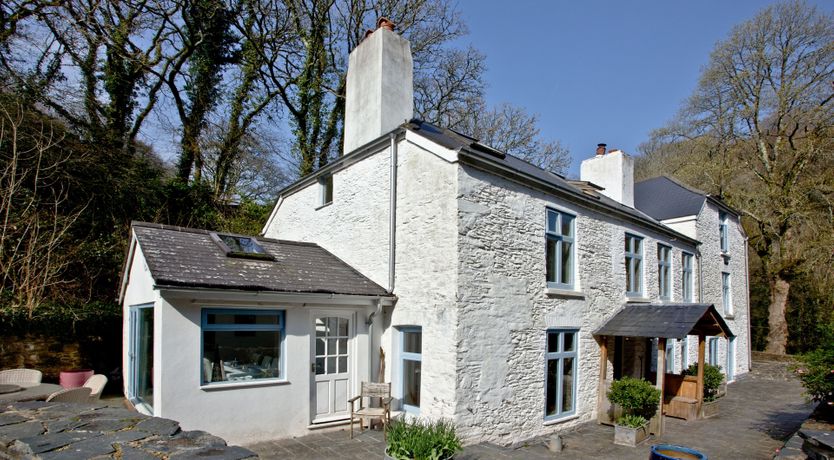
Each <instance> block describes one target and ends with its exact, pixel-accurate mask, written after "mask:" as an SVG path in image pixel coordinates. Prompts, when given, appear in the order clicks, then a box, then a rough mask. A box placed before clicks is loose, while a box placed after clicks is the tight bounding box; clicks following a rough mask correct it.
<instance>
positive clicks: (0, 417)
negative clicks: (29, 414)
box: [0, 414, 29, 426]
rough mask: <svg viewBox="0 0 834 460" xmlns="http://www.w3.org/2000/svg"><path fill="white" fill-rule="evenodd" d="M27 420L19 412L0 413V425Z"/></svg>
mask: <svg viewBox="0 0 834 460" xmlns="http://www.w3.org/2000/svg"><path fill="white" fill-rule="evenodd" d="M26 420H29V419H28V418H26V417H23V416H22V415H20V414H0V426H6V425H12V424H14V423H20V422H25V421H26Z"/></svg>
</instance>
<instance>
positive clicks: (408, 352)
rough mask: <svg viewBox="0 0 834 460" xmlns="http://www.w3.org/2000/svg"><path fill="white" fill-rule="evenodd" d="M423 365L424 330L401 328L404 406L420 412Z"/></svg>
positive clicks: (401, 374) (401, 371)
mask: <svg viewBox="0 0 834 460" xmlns="http://www.w3.org/2000/svg"><path fill="white" fill-rule="evenodd" d="M422 365H423V330H422V328H420V327H403V328H400V376H402V387H401V389H400V390H401V394H402V408H403V410H404V411H406V412H408V413H412V414H419V413H420V374H421V370H422Z"/></svg>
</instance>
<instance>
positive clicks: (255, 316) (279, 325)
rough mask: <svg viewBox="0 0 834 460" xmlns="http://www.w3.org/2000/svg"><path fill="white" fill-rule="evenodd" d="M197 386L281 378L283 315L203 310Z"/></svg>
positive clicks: (263, 312)
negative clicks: (199, 384)
mask: <svg viewBox="0 0 834 460" xmlns="http://www.w3.org/2000/svg"><path fill="white" fill-rule="evenodd" d="M202 335H203V336H202V341H203V346H202V355H201V357H200V369H201V372H200V382H201V384H203V385H208V384H212V383H217V382H246V381H253V380H264V379H281V378H284V350H283V348H284V345H283V344H284V311H282V310H244V309H232V308H204V309H203V311H202Z"/></svg>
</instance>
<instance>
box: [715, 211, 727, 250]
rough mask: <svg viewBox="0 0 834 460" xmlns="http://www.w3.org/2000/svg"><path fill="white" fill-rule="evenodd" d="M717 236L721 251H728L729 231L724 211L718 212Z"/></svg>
mask: <svg viewBox="0 0 834 460" xmlns="http://www.w3.org/2000/svg"><path fill="white" fill-rule="evenodd" d="M718 236H719V239H720V240H721V252H724V253H726V252H730V233H729V226H728V225H727V213H726V212H720V213H718Z"/></svg>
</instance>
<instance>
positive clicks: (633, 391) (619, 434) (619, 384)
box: [608, 377, 660, 447]
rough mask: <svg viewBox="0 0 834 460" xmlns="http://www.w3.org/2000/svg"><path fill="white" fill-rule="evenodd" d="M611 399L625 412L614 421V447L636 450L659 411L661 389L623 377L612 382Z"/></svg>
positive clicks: (609, 392) (639, 380) (641, 381)
mask: <svg viewBox="0 0 834 460" xmlns="http://www.w3.org/2000/svg"><path fill="white" fill-rule="evenodd" d="M608 400H609V401H611V404H616V405H618V406H620V407H621V408H622V409H623V415H622V416H621V417H620V418H618V419H617V420H615V422H614V444H619V445H623V446H631V447H634V446H636V445H637V444H640V443H641V442H642V441H643V440H644V439H646V437H648V435H649V419H650V418H652V416H653V415H654V414H655V412H656V411H657V405H658V404H659V403H660V390H658V389H657V388H655V387H654V386H653V385H652V384H651V383H649V382H647V381H645V380H643V379H635V378H631V377H623V378H622V379H620V380H615V381H613V382H611V389H610V390H609V391H608Z"/></svg>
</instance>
